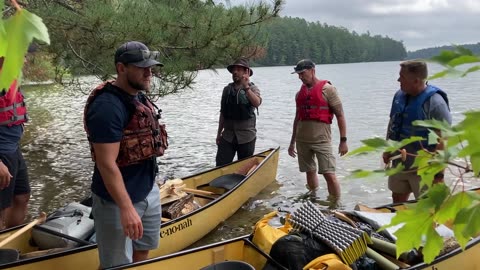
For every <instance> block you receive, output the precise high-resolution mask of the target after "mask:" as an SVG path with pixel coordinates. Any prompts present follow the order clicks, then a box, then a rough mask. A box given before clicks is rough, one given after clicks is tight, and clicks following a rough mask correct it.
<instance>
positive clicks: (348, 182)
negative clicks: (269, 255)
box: [22, 62, 480, 243]
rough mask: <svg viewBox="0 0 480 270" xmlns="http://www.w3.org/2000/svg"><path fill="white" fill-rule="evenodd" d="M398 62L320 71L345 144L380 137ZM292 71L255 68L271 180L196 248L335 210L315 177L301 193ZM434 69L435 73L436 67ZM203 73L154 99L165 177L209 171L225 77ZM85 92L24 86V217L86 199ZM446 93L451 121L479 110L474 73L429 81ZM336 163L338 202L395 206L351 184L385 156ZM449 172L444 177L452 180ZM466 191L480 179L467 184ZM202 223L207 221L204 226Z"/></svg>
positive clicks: (479, 81)
mask: <svg viewBox="0 0 480 270" xmlns="http://www.w3.org/2000/svg"><path fill="white" fill-rule="evenodd" d="M398 64H399V62H378V63H355V64H337V65H318V66H317V69H316V70H317V76H318V77H319V78H322V79H328V80H330V81H331V82H332V83H333V85H335V86H336V87H337V89H338V91H339V94H340V97H341V99H342V101H343V106H344V111H345V115H346V119H347V129H348V132H347V137H348V146H349V149H350V150H353V149H355V148H357V147H359V146H360V140H362V139H366V138H371V137H375V136H380V137H384V136H385V129H386V126H387V121H388V113H389V109H390V105H391V100H392V97H393V94H394V93H395V91H396V90H397V89H398V87H399V84H398V82H397V81H396V80H397V78H398V70H399V65H398ZM291 69H292V67H261V68H255V75H254V76H253V77H252V78H251V80H252V81H253V82H254V83H255V84H256V85H258V87H259V88H260V90H261V94H262V98H263V103H262V105H261V106H260V108H259V115H258V116H257V119H258V120H257V129H258V134H257V135H258V138H257V145H256V149H257V152H260V151H261V150H264V149H268V148H275V147H277V146H280V147H281V150H280V151H281V152H280V160H279V165H278V174H277V181H276V182H274V183H272V184H271V185H270V186H268V187H267V188H266V189H264V190H263V191H261V192H260V194H259V195H258V196H256V197H254V198H252V199H251V200H250V201H249V202H248V203H247V204H245V205H244V206H243V207H242V208H241V209H240V210H239V211H237V213H235V214H234V215H233V216H232V217H231V218H230V219H228V220H227V221H226V222H225V223H223V224H222V225H221V226H220V227H219V228H217V230H216V231H214V232H212V233H210V234H209V235H208V236H207V237H205V238H204V239H203V240H202V241H201V242H200V243H208V242H213V241H218V240H221V239H228V238H231V237H233V236H239V235H243V234H247V233H250V232H251V228H252V226H253V225H254V224H255V222H256V221H257V220H258V219H259V218H260V217H261V216H262V215H263V214H266V213H268V212H271V211H273V210H277V209H281V210H286V211H288V210H293V209H295V208H297V207H298V206H299V205H301V204H302V203H303V202H304V201H305V200H313V202H314V203H315V204H317V205H319V206H321V207H325V208H329V207H331V203H330V201H329V200H328V199H327V195H328V194H327V191H326V185H325V182H324V180H323V178H322V176H319V180H320V189H319V190H318V191H317V193H316V196H313V197H312V196H310V195H307V196H305V195H306V192H307V190H306V188H305V183H306V180H305V175H304V174H301V173H300V172H299V171H298V165H297V161H296V159H293V158H291V157H290V156H289V155H288V153H287V147H288V144H289V141H290V137H291V132H292V122H293V117H294V112H295V103H294V96H295V93H296V92H297V91H298V89H299V88H300V83H301V82H300V80H298V77H297V76H296V75H291V74H290V72H291ZM431 70H432V71H431V73H432V74H433V72H435V71H439V70H441V67H439V66H432V67H431ZM217 72H218V73H215V72H213V71H201V72H200V73H199V75H198V77H197V79H196V84H195V85H194V87H193V89H188V90H184V91H182V92H181V93H178V94H173V95H169V96H166V97H163V98H160V99H159V100H158V101H157V102H156V103H157V105H159V107H160V108H161V109H162V110H163V114H162V119H163V121H164V122H165V123H166V125H167V130H168V132H169V136H170V141H169V143H170V147H169V149H168V150H167V152H166V154H165V156H163V157H161V158H160V159H159V162H160V175H159V177H160V178H161V179H173V178H177V177H184V176H187V175H190V174H193V173H197V172H200V171H203V170H206V169H209V168H212V167H214V166H215V154H216V145H215V136H216V130H217V125H218V113H219V108H220V97H221V93H222V89H223V86H225V85H226V84H227V83H229V82H230V81H231V75H230V74H229V73H228V71H227V70H226V69H225V70H218V71H217ZM81 81H82V83H81V89H80V88H78V86H75V87H63V86H59V85H39V86H32V87H25V89H24V91H25V93H26V97H27V103H28V106H29V114H30V119H31V120H30V122H29V123H28V124H27V125H26V133H25V136H24V138H23V140H22V149H23V151H24V155H25V157H26V159H27V162H28V164H29V173H30V179H31V186H32V198H31V203H30V206H29V213H30V214H29V215H30V217H35V216H36V215H37V213H39V212H40V211H46V212H50V211H53V210H54V209H56V208H58V207H61V206H63V205H65V204H67V203H69V202H71V201H80V200H82V199H83V198H84V197H86V196H88V195H89V193H90V183H91V181H90V177H91V174H92V171H93V163H92V161H91V159H90V150H89V146H88V142H87V139H86V136H85V132H84V131H83V122H82V121H83V120H82V117H83V106H84V104H85V100H86V98H87V96H86V95H85V94H83V93H82V91H83V92H87V91H88V89H91V88H93V87H94V86H95V85H96V84H97V83H98V81H97V80H96V78H95V77H83V78H81ZM431 83H432V84H434V85H437V86H439V87H440V88H442V89H444V90H445V91H446V92H447V93H448V95H449V98H450V106H451V111H452V115H453V121H454V122H455V123H457V122H459V121H460V120H462V119H463V117H462V112H465V111H467V110H470V109H476V108H477V109H478V108H479V106H478V101H477V100H478V97H479V96H480V95H479V92H478V91H479V89H480V87H479V86H480V76H479V75H478V74H475V73H473V74H472V75H471V76H468V77H466V78H463V79H458V78H444V79H439V80H435V81H432V82H431ZM332 135H333V138H334V141H333V150H334V153H336V152H338V143H339V134H338V127H337V125H336V122H335V120H334V124H333V125H332ZM336 157H337V177H338V179H339V181H340V184H341V188H342V196H341V200H340V202H338V203H339V205H337V207H340V208H342V209H352V208H353V207H354V206H355V205H356V204H358V203H362V204H366V205H369V206H378V205H383V204H387V203H389V202H391V198H390V192H389V191H388V188H387V186H386V178H385V177H378V178H368V179H354V178H351V177H350V176H349V175H350V173H351V172H352V171H353V170H356V169H378V168H380V166H383V165H382V164H381V155H380V154H377V155H375V154H373V155H362V156H355V157H339V156H338V155H337V156H336ZM455 177H456V176H455V175H453V174H452V173H451V172H448V173H447V181H449V182H451V181H453V180H455ZM463 184H464V186H465V188H469V187H472V186H475V185H478V184H479V183H478V182H477V181H475V180H471V179H468V178H467V179H466V180H465V182H464V183H463ZM206 222H207V221H206Z"/></svg>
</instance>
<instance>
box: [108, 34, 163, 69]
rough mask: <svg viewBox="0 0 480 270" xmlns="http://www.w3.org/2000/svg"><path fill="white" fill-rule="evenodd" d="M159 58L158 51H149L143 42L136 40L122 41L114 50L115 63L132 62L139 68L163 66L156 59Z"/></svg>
mask: <svg viewBox="0 0 480 270" xmlns="http://www.w3.org/2000/svg"><path fill="white" fill-rule="evenodd" d="M159 58H160V52H158V51H150V50H149V49H148V47H147V46H146V45H145V44H143V43H141V42H138V41H129V42H127V43H124V44H122V45H121V46H120V47H118V49H117V51H116V52H115V63H124V64H132V65H134V66H137V67H141V68H145V67H151V66H161V67H163V64H162V63H160V62H159V61H157V60H158V59H159Z"/></svg>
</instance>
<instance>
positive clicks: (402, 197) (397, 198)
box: [392, 192, 410, 203]
mask: <svg viewBox="0 0 480 270" xmlns="http://www.w3.org/2000/svg"><path fill="white" fill-rule="evenodd" d="M408 197H410V192H409V193H394V192H392V200H393V203H402V202H406V201H408Z"/></svg>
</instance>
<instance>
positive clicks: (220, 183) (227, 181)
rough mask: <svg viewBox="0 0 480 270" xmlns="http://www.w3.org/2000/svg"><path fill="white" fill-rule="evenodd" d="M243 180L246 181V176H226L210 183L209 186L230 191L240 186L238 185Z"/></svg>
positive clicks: (232, 174) (233, 174)
mask: <svg viewBox="0 0 480 270" xmlns="http://www.w3.org/2000/svg"><path fill="white" fill-rule="evenodd" d="M243 179H245V175H242V174H236V173H231V174H225V175H222V176H220V177H217V178H215V179H214V180H212V182H210V184H209V185H210V186H211V187H216V188H224V189H226V190H230V189H232V188H234V187H235V186H236V185H238V183H240V182H242V181H243Z"/></svg>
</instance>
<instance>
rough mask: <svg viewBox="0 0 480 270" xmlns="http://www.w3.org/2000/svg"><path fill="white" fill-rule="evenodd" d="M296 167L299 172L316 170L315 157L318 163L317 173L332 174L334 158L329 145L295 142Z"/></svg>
mask: <svg viewBox="0 0 480 270" xmlns="http://www.w3.org/2000/svg"><path fill="white" fill-rule="evenodd" d="M296 144H297V154H298V167H299V169H300V171H301V172H310V171H315V170H317V164H316V163H315V157H317V162H318V173H319V174H324V173H334V172H335V157H334V156H333V152H332V145H331V144H330V143H317V144H312V143H304V142H297V143H296Z"/></svg>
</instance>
